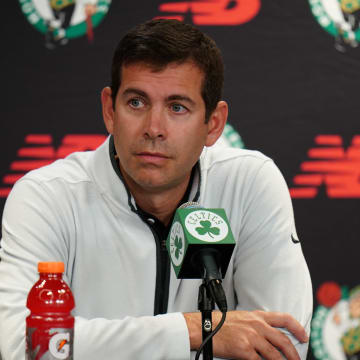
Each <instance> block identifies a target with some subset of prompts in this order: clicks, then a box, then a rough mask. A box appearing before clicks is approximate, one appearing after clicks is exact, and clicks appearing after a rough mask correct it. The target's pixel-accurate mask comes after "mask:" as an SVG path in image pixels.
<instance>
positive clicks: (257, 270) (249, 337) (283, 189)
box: [185, 160, 312, 359]
mask: <svg viewBox="0 0 360 360" xmlns="http://www.w3.org/2000/svg"><path fill="white" fill-rule="evenodd" d="M241 176H242V174H238V178H241ZM251 179H252V183H251V184H245V186H246V188H245V189H243V194H245V195H244V196H242V197H241V196H240V200H241V201H239V207H240V208H241V210H240V216H239V219H238V220H237V219H235V221H236V220H237V221H238V222H240V226H237V224H232V227H233V231H234V235H235V236H236V237H237V238H238V244H237V246H236V248H235V253H234V255H233V261H234V267H233V278H231V277H229V276H227V277H226V278H225V279H224V282H223V283H224V287H225V288H226V287H227V288H231V287H232V286H233V287H234V289H235V293H236V296H237V300H238V304H237V306H236V309H237V310H238V311H234V312H229V313H228V316H227V320H226V322H225V324H224V326H223V328H222V330H220V331H219V333H218V334H217V335H215V337H214V354H215V355H216V356H219V357H224V358H242V359H253V358H254V359H256V358H260V357H259V355H258V353H259V354H261V355H262V356H263V358H265V359H272V358H282V357H281V355H280V353H279V351H278V350H280V351H281V352H282V353H283V355H284V356H285V357H286V358H288V359H299V358H301V359H305V358H306V354H307V348H308V343H307V339H308V337H307V335H306V333H307V334H309V332H310V320H311V316H312V286H311V281H310V277H309V272H308V269H307V266H306V263H305V260H304V257H303V254H302V251H301V246H300V243H294V242H293V241H292V239H291V235H292V234H293V237H294V238H295V237H296V236H297V235H296V231H295V225H294V219H293V211H292V205H291V200H290V196H289V192H288V189H287V186H286V184H285V181H284V179H283V177H282V175H281V174H280V172H279V170H278V169H277V168H276V166H275V165H274V164H273V162H272V161H269V160H268V161H266V162H265V163H264V164H263V166H262V167H261V168H260V170H259V171H258V172H257V173H256V174H251ZM230 221H231V220H230ZM233 222H234V220H233ZM236 226H237V227H236ZM245 310H246V311H245ZM198 316H199V315H198V314H185V319H186V321H187V325H188V327H189V334H190V343H191V348H192V349H197V348H198V347H199V345H200V343H201V329H200V328H199V327H198V324H200V320H199V319H197V317H198ZM218 318H219V314H217V315H216V313H215V315H214V325H216V324H217V321H218V320H219V319H218ZM304 328H305V330H306V332H305V331H304ZM275 354H276V355H275ZM273 356H275V357H273Z"/></svg>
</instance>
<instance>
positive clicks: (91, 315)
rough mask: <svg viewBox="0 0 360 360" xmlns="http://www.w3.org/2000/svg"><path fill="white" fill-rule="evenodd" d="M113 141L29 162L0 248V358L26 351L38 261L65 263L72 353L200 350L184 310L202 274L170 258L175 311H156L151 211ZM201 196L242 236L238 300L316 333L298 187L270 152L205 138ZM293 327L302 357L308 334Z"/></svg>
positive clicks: (230, 274) (141, 359) (233, 284)
mask: <svg viewBox="0 0 360 360" xmlns="http://www.w3.org/2000/svg"><path fill="white" fill-rule="evenodd" d="M111 146H113V144H112V141H111V138H110V137H109V138H108V139H107V140H106V141H105V143H104V144H103V145H101V146H100V147H99V148H98V149H97V150H96V151H91V152H79V153H74V154H71V155H70V156H68V157H67V158H66V159H63V160H58V161H56V162H54V163H53V164H51V165H49V166H46V167H43V168H40V169H37V170H34V171H31V172H30V173H28V174H27V175H26V176H24V177H23V178H22V179H20V180H19V181H18V182H17V183H16V184H15V186H14V188H13V190H12V192H11V193H10V195H9V197H8V199H7V202H6V205H5V208H4V214H3V224H2V235H3V238H2V241H1V246H2V248H1V250H0V256H1V261H0V351H1V355H2V357H3V360H12V359H14V360H20V359H24V358H25V317H26V316H27V315H28V314H29V311H28V310H27V309H26V298H27V294H28V292H29V290H30V288H31V287H32V285H33V284H34V283H35V282H36V280H37V279H38V273H37V263H38V262H39V261H63V262H64V264H65V269H66V270H65V274H64V278H65V280H66V281H67V283H68V284H69V285H70V287H71V290H72V292H73V294H74V297H75V302H76V308H75V310H74V311H73V315H74V316H75V319H76V321H75V340H74V358H75V359H84V360H85V359H86V360H92V359H94V360H95V359H106V360H115V359H116V360H118V359H131V360H133V359H138V360H149V359H151V360H158V359H159V360H160V359H174V360H185V359H190V358H191V352H190V344H189V337H188V331H187V326H186V323H185V320H184V317H183V315H182V313H183V312H193V311H197V298H198V288H199V285H200V283H201V280H178V279H176V276H175V274H174V271H173V269H171V271H170V272H171V275H170V282H169V289H168V304H167V313H166V314H162V315H156V316H154V298H155V296H156V291H157V290H156V276H157V266H158V261H159V259H158V248H157V243H156V241H155V239H154V234H153V231H152V230H151V224H152V223H153V222H154V221H153V219H149V220H148V222H149V223H148V224H147V223H146V219H142V218H141V217H140V216H139V215H138V214H137V213H136V211H133V210H136V204H135V202H134V199H133V198H132V197H131V195H130V194H129V193H128V191H127V189H126V187H125V186H124V183H123V182H122V180H121V179H120V177H119V176H118V174H117V172H116V169H114V161H112V160H111ZM194 197H195V198H196V199H195V200H197V201H198V202H199V203H200V204H201V205H202V206H204V207H208V208H224V209H225V211H226V213H227V216H228V218H229V221H230V225H231V228H232V232H233V234H234V237H235V239H236V247H235V250H234V253H233V256H232V259H231V262H230V264H229V267H228V270H227V273H226V277H225V279H224V281H223V286H224V289H225V292H226V295H227V301H228V308H229V310H232V309H239V310H255V309H260V310H266V311H267V310H268V311H281V312H287V313H290V314H292V315H293V316H294V317H295V318H296V319H297V320H298V321H299V322H300V323H301V324H302V325H303V326H304V327H305V328H306V329H307V332H308V333H309V330H310V320H311V315H312V287H311V280H310V276H309V272H308V268H307V265H306V262H305V260H304V257H303V253H302V250H301V244H300V243H298V242H297V241H296V239H297V235H296V230H295V224H294V217H293V210H292V205H291V200H290V196H289V192H288V189H287V186H286V183H285V181H284V179H283V177H282V175H281V173H280V172H279V170H278V168H277V167H276V166H275V165H274V163H273V161H272V160H271V159H269V158H267V157H266V156H264V155H262V154H261V153H259V152H256V151H248V150H241V149H232V148H224V147H221V148H218V147H216V146H215V147H211V148H206V149H204V151H203V153H202V155H201V158H200V173H199V172H198V173H197V174H196V175H195V177H194V180H193V183H192V189H191V193H190V197H189V199H190V200H193V199H194ZM132 209H133V210H132ZM287 334H288V333H287ZM288 336H289V337H290V339H291V340H292V341H293V343H294V344H295V346H296V348H297V350H298V352H299V354H300V355H301V357H302V359H305V358H306V352H307V346H308V345H307V344H300V343H299V342H298V341H297V340H296V339H294V338H293V337H292V336H291V335H290V334H288ZM192 356H194V354H192Z"/></svg>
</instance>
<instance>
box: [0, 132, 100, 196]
mask: <svg viewBox="0 0 360 360" xmlns="http://www.w3.org/2000/svg"><path fill="white" fill-rule="evenodd" d="M105 139H106V136H105V135H101V134H94V135H87V134H86V135H82V134H81V135H65V136H64V138H63V139H62V142H61V145H60V146H59V147H58V148H57V149H55V147H54V146H53V138H52V136H51V135H48V134H42V135H36V134H30V135H27V136H26V137H25V144H26V145H25V146H24V147H22V148H20V149H19V150H18V152H17V159H16V160H15V161H13V162H12V163H11V164H10V172H9V173H8V174H6V175H5V176H4V177H3V179H2V184H1V186H0V198H4V197H7V196H8V194H9V192H10V190H11V187H12V185H13V184H14V183H15V182H16V181H17V180H19V179H20V178H21V177H22V176H24V175H25V173H26V172H28V171H30V170H33V169H37V168H39V167H41V166H45V165H48V164H50V163H52V162H53V161H55V160H57V159H61V158H64V157H65V156H67V155H69V154H71V153H73V152H75V151H85V150H94V149H96V148H97V147H98V146H99V145H100V144H102V143H103V142H104V141H105Z"/></svg>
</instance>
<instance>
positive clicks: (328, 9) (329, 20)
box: [308, 0, 360, 52]
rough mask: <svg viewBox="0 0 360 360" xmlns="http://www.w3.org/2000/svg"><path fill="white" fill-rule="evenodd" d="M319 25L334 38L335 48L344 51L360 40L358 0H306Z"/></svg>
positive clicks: (359, 8)
mask: <svg viewBox="0 0 360 360" xmlns="http://www.w3.org/2000/svg"><path fill="white" fill-rule="evenodd" d="M308 1H309V3H310V7H311V11H312V14H313V15H314V17H315V19H316V20H317V22H318V23H319V25H320V26H321V27H322V28H323V29H324V30H325V31H327V32H328V33H329V34H331V35H332V36H333V37H334V38H335V44H334V45H335V48H336V49H337V50H338V51H341V52H345V51H346V50H347V49H349V48H355V47H357V46H358V45H359V41H360V26H359V25H360V0H308Z"/></svg>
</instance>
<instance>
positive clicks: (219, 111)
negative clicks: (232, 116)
mask: <svg viewBox="0 0 360 360" xmlns="http://www.w3.org/2000/svg"><path fill="white" fill-rule="evenodd" d="M227 117H228V104H227V103H226V102H225V101H219V102H218V104H217V106H216V109H215V110H214V111H213V112H212V114H211V115H210V119H209V122H208V135H207V139H206V143H205V146H211V145H214V144H215V142H216V140H217V139H218V138H219V137H220V136H221V134H222V132H223V130H224V127H225V124H226V120H227Z"/></svg>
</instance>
